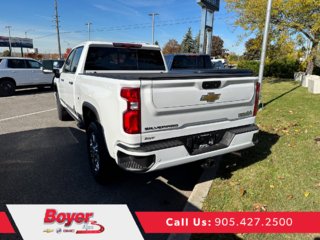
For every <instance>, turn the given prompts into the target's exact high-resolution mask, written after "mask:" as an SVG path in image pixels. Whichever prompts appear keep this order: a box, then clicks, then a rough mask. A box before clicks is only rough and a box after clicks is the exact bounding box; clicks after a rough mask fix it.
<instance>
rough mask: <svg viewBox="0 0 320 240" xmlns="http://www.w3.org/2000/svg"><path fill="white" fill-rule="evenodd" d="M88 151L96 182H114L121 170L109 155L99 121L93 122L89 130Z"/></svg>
mask: <svg viewBox="0 0 320 240" xmlns="http://www.w3.org/2000/svg"><path fill="white" fill-rule="evenodd" d="M87 149H88V158H89V164H90V168H91V172H92V175H93V177H94V178H95V180H96V181H97V182H99V183H104V182H106V181H110V180H114V178H115V177H116V175H117V174H118V170H119V168H118V167H117V165H116V163H115V161H114V159H112V158H111V156H110V155H109V152H108V149H107V145H106V142H105V139H104V134H103V129H102V127H101V125H100V124H99V123H98V122H97V121H93V122H91V123H90V124H89V126H88V128H87Z"/></svg>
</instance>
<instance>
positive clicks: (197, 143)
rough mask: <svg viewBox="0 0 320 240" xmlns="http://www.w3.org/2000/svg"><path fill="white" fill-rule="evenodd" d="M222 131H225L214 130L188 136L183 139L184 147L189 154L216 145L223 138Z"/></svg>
mask: <svg viewBox="0 0 320 240" xmlns="http://www.w3.org/2000/svg"><path fill="white" fill-rule="evenodd" d="M224 132H225V131H216V132H208V133H203V134H197V135H192V136H188V137H186V138H185V141H184V142H185V147H186V149H187V150H188V152H189V154H190V155H194V154H195V153H196V152H202V151H205V150H206V149H209V148H212V147H213V146H215V145H217V144H218V143H219V142H220V141H221V139H222V138H223V135H224Z"/></svg>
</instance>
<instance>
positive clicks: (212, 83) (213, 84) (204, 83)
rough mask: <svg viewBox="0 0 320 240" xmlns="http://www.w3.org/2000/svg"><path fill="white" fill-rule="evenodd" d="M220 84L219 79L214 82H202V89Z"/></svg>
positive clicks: (216, 86)
mask: <svg viewBox="0 0 320 240" xmlns="http://www.w3.org/2000/svg"><path fill="white" fill-rule="evenodd" d="M220 86H221V82H220V81H214V82H203V83H202V88H203V89H216V88H219V87H220Z"/></svg>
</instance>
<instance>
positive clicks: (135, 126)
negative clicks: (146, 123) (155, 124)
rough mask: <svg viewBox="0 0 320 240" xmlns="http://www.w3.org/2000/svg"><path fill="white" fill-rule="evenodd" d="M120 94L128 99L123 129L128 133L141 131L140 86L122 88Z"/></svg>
mask: <svg viewBox="0 0 320 240" xmlns="http://www.w3.org/2000/svg"><path fill="white" fill-rule="evenodd" d="M120 95H121V97H122V98H124V99H125V100H126V101H127V110H126V111H125V112H124V113H123V130H124V131H125V132H126V133H128V134H138V133H141V111H140V106H141V104H140V88H122V89H121V93H120Z"/></svg>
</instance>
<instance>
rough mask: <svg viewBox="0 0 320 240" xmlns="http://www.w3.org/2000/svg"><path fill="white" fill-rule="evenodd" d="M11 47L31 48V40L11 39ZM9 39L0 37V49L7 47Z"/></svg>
mask: <svg viewBox="0 0 320 240" xmlns="http://www.w3.org/2000/svg"><path fill="white" fill-rule="evenodd" d="M10 41H11V46H12V47H16V48H33V40H32V39H30V38H18V37H11V38H10ZM9 46H10V44H9V37H4V36H0V47H9Z"/></svg>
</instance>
